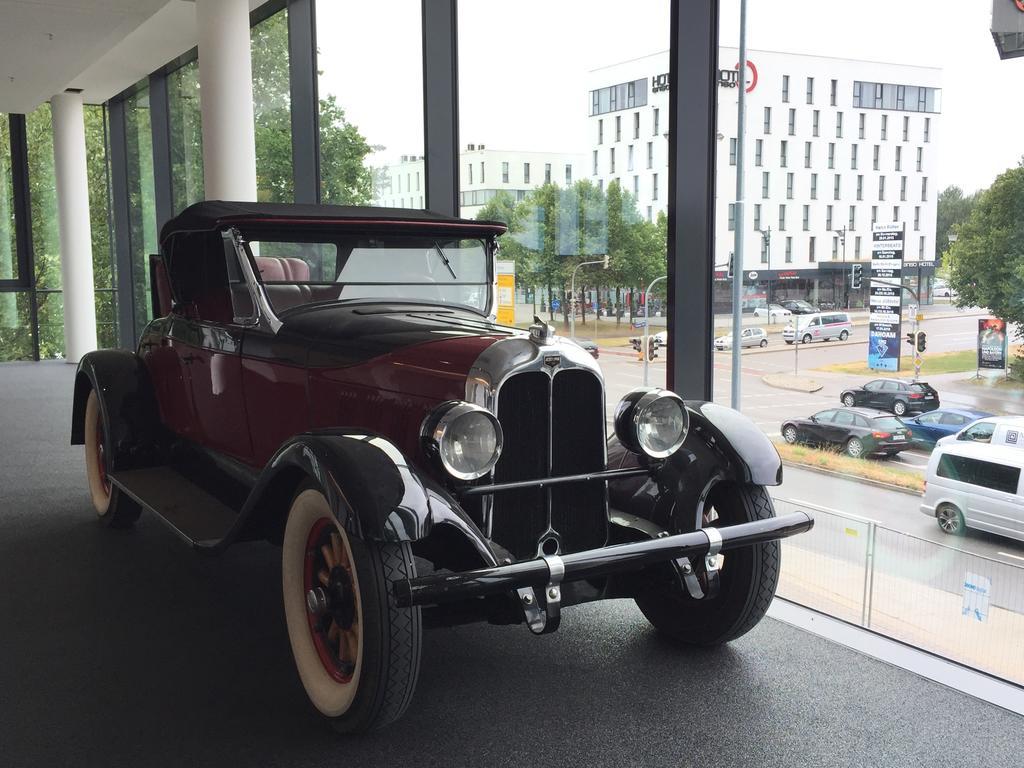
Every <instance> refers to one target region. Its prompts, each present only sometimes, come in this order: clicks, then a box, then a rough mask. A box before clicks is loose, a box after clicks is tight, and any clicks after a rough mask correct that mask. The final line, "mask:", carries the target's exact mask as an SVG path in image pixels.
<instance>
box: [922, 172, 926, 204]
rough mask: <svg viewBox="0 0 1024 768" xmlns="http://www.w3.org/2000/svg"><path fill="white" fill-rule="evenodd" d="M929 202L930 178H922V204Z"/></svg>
mask: <svg viewBox="0 0 1024 768" xmlns="http://www.w3.org/2000/svg"><path fill="white" fill-rule="evenodd" d="M927 200H928V177H927V176H922V177H921V202H925V201H927Z"/></svg>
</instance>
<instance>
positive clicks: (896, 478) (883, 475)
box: [775, 441, 924, 493]
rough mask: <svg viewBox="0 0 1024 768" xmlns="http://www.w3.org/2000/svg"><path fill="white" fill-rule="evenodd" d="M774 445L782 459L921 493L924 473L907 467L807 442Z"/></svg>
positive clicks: (922, 491)
mask: <svg viewBox="0 0 1024 768" xmlns="http://www.w3.org/2000/svg"><path fill="white" fill-rule="evenodd" d="M775 447H776V448H777V449H778V451H779V455H780V456H781V457H782V459H783V461H788V462H791V463H793V464H800V465H803V466H807V467H816V468H818V469H826V470H829V471H832V472H842V473H843V474H844V475H854V476H855V477H863V478H864V479H865V480H874V481H876V482H880V483H888V484H890V485H896V486H899V487H900V488H906V489H908V490H911V491H917V492H918V493H924V476H922V475H919V474H917V473H916V472H912V471H910V470H906V469H898V468H896V467H893V466H890V465H889V464H887V463H886V461H885V460H884V459H855V458H853V457H852V456H844V455H843V454H841V453H838V452H837V451H826V450H820V449H818V448H811V447H809V446H806V445H790V444H789V443H786V442H781V441H780V442H777V443H776V444H775Z"/></svg>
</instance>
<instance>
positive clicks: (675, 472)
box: [608, 400, 782, 533]
mask: <svg viewBox="0 0 1024 768" xmlns="http://www.w3.org/2000/svg"><path fill="white" fill-rule="evenodd" d="M685 403H686V411H687V415H688V416H689V419H690V430H689V432H688V433H687V435H686V439H685V440H684V442H683V445H682V447H681V448H680V449H679V450H678V451H676V453H674V454H673V455H672V456H670V457H669V458H668V459H666V460H665V461H664V462H662V463H660V464H652V465H651V469H652V473H651V477H649V478H643V477H641V478H636V479H629V480H619V481H613V482H611V483H609V484H608V490H609V500H610V502H611V505H612V507H613V508H615V509H618V510H621V511H622V512H627V513H629V514H632V515H636V516H638V517H642V518H644V519H647V520H650V521H652V522H654V523H656V524H658V525H659V526H661V527H662V529H664V530H668V531H670V532H672V533H684V532H686V531H692V530H695V529H696V528H698V527H700V518H701V515H702V514H703V512H704V505H705V503H706V502H707V499H708V497H709V496H710V495H711V492H712V490H713V488H714V487H715V485H717V484H718V483H721V482H735V483H740V484H744V485H747V484H751V485H762V486H768V485H779V484H780V483H781V482H782V459H781V458H779V452H778V451H777V450H776V448H775V446H774V445H773V444H772V442H771V440H769V439H768V437H767V435H765V434H764V433H763V432H762V431H761V430H760V429H759V428H758V426H757V425H756V424H755V423H754V422H753V421H752V420H751V419H749V418H748V417H747V416H744V415H743V414H742V413H740V412H739V411H735V410H733V409H732V408H727V407H725V406H723V405H718V404H716V403H712V402H707V401H701V400H687V401H685ZM645 460H646V459H645V458H643V457H640V456H637V455H636V454H634V453H632V452H630V451H629V450H627V449H626V448H625V447H624V446H623V445H622V444H621V443H619V442H618V441H617V440H615V439H614V438H613V439H612V441H610V442H609V445H608V466H609V468H618V467H623V468H625V467H631V466H641V465H642V463H643V462H644V461H645Z"/></svg>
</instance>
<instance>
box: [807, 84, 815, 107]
mask: <svg viewBox="0 0 1024 768" xmlns="http://www.w3.org/2000/svg"><path fill="white" fill-rule="evenodd" d="M807 103H808V104H813V103H814V78H813V77H808V78H807Z"/></svg>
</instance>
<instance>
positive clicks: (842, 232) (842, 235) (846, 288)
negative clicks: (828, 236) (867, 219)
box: [832, 226, 850, 309]
mask: <svg viewBox="0 0 1024 768" xmlns="http://www.w3.org/2000/svg"><path fill="white" fill-rule="evenodd" d="M832 232H833V233H834V234H836V235H838V236H839V242H840V243H841V244H842V246H843V307H844V308H845V309H849V308H850V276H849V275H847V274H846V227H845V226H843V228H842V229H833V230H832Z"/></svg>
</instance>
